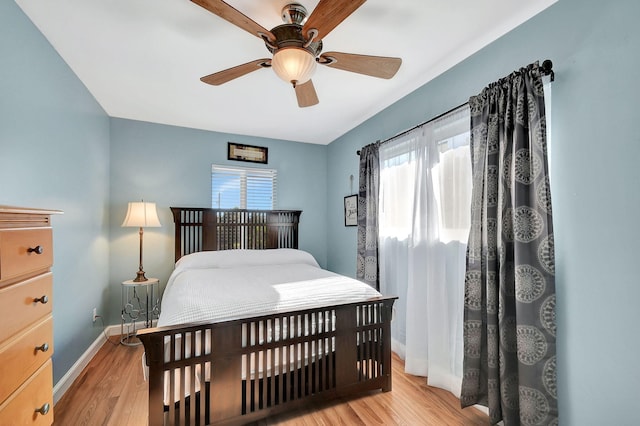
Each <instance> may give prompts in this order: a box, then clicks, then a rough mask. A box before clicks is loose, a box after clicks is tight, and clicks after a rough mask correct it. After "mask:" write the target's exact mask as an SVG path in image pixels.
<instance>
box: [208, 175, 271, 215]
mask: <svg viewBox="0 0 640 426" xmlns="http://www.w3.org/2000/svg"><path fill="white" fill-rule="evenodd" d="M276 190H277V171H276V170H273V169H257V168H249V167H229V166H217V165H212V167H211V207H213V208H222V209H233V208H240V209H256V210H271V209H273V208H275V206H276Z"/></svg>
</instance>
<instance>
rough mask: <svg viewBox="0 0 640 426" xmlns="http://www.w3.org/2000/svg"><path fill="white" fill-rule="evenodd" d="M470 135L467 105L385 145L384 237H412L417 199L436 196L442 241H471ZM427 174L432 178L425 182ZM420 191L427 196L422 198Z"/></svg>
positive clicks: (382, 180)
mask: <svg viewBox="0 0 640 426" xmlns="http://www.w3.org/2000/svg"><path fill="white" fill-rule="evenodd" d="M469 138H470V136H469V112H468V108H466V107H465V108H462V109H459V110H456V111H454V112H452V113H449V114H447V115H445V116H443V117H441V118H439V119H436V120H433V121H431V122H429V123H426V124H425V125H423V126H422V128H420V129H416V130H414V131H411V132H408V133H407V134H404V135H402V136H400V137H398V139H397V140H393V141H389V142H387V143H385V144H383V145H382V146H381V147H380V194H381V196H380V236H381V237H392V238H396V239H398V240H404V239H407V238H409V236H410V235H411V233H412V231H413V229H414V227H415V226H416V220H419V218H416V216H415V215H416V212H417V210H416V209H417V208H419V206H418V205H416V204H415V203H430V202H433V203H435V205H436V210H434V211H432V213H434V214H436V215H437V227H438V230H439V231H438V233H439V239H440V241H442V242H445V243H446V242H449V241H452V240H456V241H461V242H465V243H466V239H467V236H468V232H469V226H470V216H469V214H470V202H471V158H470V152H469ZM419 158H421V159H422V160H423V161H422V162H420V161H418V160H419ZM418 167H419V169H418ZM422 174H424V175H425V178H426V180H425V181H424V182H423V183H419V182H422V181H421V179H419V178H418V175H420V176H421V175H422ZM424 185H427V187H424ZM419 194H422V195H423V196H424V198H423V199H420V198H416V197H418V196H419Z"/></svg>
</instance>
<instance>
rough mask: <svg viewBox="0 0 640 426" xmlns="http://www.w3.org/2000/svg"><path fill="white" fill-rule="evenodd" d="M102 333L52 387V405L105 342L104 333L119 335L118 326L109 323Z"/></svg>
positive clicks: (58, 399)
mask: <svg viewBox="0 0 640 426" xmlns="http://www.w3.org/2000/svg"><path fill="white" fill-rule="evenodd" d="M104 331H105V332H104V333H100V335H98V337H97V338H96V340H95V341H94V342H93V343H92V344H91V345H90V346H89V348H88V349H87V350H86V351H84V353H83V354H82V356H80V358H79V359H78V360H77V361H76V362H75V363H74V364H73V365H72V366H71V368H70V369H69V371H67V373H66V374H65V375H64V376H62V378H61V379H60V380H58V383H56V384H55V386H54V387H53V405H54V406H55V404H56V403H57V402H58V401H60V398H62V396H63V395H64V394H65V393H66V392H67V391H68V390H69V388H70V387H71V385H72V384H73V382H74V381H75V380H76V379H77V378H78V377H79V376H80V373H82V370H84V368H85V367H86V366H87V365H88V364H89V361H91V360H92V359H93V357H94V356H95V355H96V354H97V353H98V351H99V350H100V348H101V347H102V345H104V344H105V343H106V342H107V339H106V338H105V334H106V335H107V336H116V335H120V326H119V325H110V326H108V327H107V328H105V330H104Z"/></svg>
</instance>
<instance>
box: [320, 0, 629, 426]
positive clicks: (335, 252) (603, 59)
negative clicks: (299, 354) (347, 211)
mask: <svg viewBox="0 0 640 426" xmlns="http://www.w3.org/2000/svg"><path fill="white" fill-rule="evenodd" d="M638 17H640V2H637V1H636V0H615V1H611V2H602V1H599V0H598V1H597V0H560V1H559V2H558V3H557V4H556V5H554V6H552V7H551V8H549V9H548V10H546V11H544V12H542V13H541V14H539V15H538V16H536V17H534V18H533V19H532V20H530V21H528V22H527V23H525V24H524V25H522V26H520V27H518V28H516V29H515V30H514V31H512V32H511V33H509V34H507V35H505V36H504V37H502V38H501V39H499V40H498V41H496V42H494V43H493V44H491V45H489V46H488V47H486V48H485V49H483V50H481V51H480V52H478V53H477V54H476V55H474V56H472V57H471V58H469V59H468V60H466V61H464V62H463V63H461V64H459V65H458V66H456V67H454V68H452V69H451V70H449V71H447V72H446V73H444V74H443V75H441V76H440V77H439V78H437V79H435V80H434V81H432V82H431V83H429V84H427V85H426V86H424V87H422V88H420V89H419V90H417V91H416V92H414V93H413V94H412V95H410V96H407V97H406V98H404V99H402V100H400V101H399V102H398V103H397V104H395V105H393V106H392V107H390V108H388V109H387V110H385V111H383V112H382V113H380V114H379V115H377V116H376V117H374V118H372V119H371V120H369V121H368V122H366V123H364V124H363V125H361V126H359V127H358V128H356V129H354V130H353V131H351V132H349V133H348V134H346V135H345V136H343V137H341V138H340V139H338V140H336V141H335V142H333V143H332V144H331V145H330V146H329V152H328V165H329V172H328V188H329V196H328V202H329V204H328V205H329V212H328V222H329V239H328V240H329V251H328V266H329V268H330V269H333V270H336V271H338V272H341V273H347V274H351V275H353V271H354V269H355V250H356V234H355V230H353V229H350V228H349V229H345V228H344V226H342V212H341V208H342V207H341V206H342V197H343V196H344V195H345V193H346V191H347V190H346V188H345V184H344V182H347V179H348V176H349V175H350V174H356V173H357V167H358V165H357V157H356V155H355V151H356V150H357V149H359V148H360V147H361V146H364V145H366V144H368V143H371V142H374V141H375V140H377V139H385V138H388V137H390V136H392V135H394V134H396V133H398V132H400V131H402V130H404V129H406V128H408V127H412V126H413V125H416V124H418V123H420V122H422V121H425V120H427V119H429V118H431V117H434V116H436V115H438V114H440V113H441V112H444V111H447V110H448V109H450V108H452V107H454V106H456V105H458V104H461V103H463V102H465V101H466V100H467V99H468V97H469V96H471V95H474V94H477V93H479V92H480V90H482V88H483V87H484V86H485V85H486V84H488V83H490V82H492V81H495V80H497V79H498V78H500V77H502V76H505V75H507V74H509V73H510V72H511V71H513V70H514V69H516V68H518V67H520V66H522V65H526V64H528V63H530V62H533V61H535V60H543V59H547V58H548V59H551V60H552V61H553V63H554V70H555V72H556V80H555V82H554V83H553V86H552V103H553V108H552V127H551V132H550V133H551V145H550V153H549V154H550V157H551V160H550V173H551V186H552V188H551V189H552V197H553V208H554V225H555V249H556V271H557V321H558V336H557V337H558V342H557V346H558V347H557V351H558V392H559V398H558V402H559V406H560V424H561V425H573V426H584V425H589V426H590V425H637V424H640V412H639V411H638V409H637V404H638V397H639V395H640V394H639V393H638V389H640V364H638V354H639V353H640V338H639V334H638V324H640V309H639V308H638V303H639V301H640V281H639V279H638V272H637V266H636V262H637V258H638V256H639V255H640V248H639V245H638V243H639V242H640V226H639V224H638V211H640V192H639V191H638V188H639V187H640V173H638V161H639V159H640V133H639V132H638V130H637V126H638V107H637V104H638V99H640V85H638V83H637V76H638V69H640V54H639V53H638V52H639V51H640V50H639V49H640V27H639V26H638V23H637V20H638ZM356 176H357V174H356Z"/></svg>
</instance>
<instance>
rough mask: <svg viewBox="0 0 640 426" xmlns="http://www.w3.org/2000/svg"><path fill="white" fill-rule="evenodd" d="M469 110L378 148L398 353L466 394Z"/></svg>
mask: <svg viewBox="0 0 640 426" xmlns="http://www.w3.org/2000/svg"><path fill="white" fill-rule="evenodd" d="M468 145H469V110H468V107H466V106H465V107H462V108H459V109H457V110H455V111H453V112H452V113H449V114H447V115H446V116H444V117H442V118H439V119H437V120H433V121H431V122H429V123H427V124H425V125H423V126H421V127H420V128H417V129H415V130H413V131H411V132H408V133H406V134H404V135H401V136H399V137H398V138H397V139H395V140H392V141H389V142H386V143H384V144H382V145H381V146H380V213H379V214H380V216H379V217H380V287H381V291H382V293H384V294H394V295H398V296H399V300H398V301H397V303H396V305H395V306H396V308H395V317H394V321H393V322H392V349H393V350H394V351H395V352H396V353H398V354H399V355H400V357H401V358H403V359H405V370H406V371H407V372H408V373H411V374H415V375H421V376H428V383H429V384H430V385H432V386H437V387H441V388H444V389H447V390H449V391H451V392H453V393H454V394H456V395H459V394H460V386H461V382H462V350H463V347H462V321H463V307H464V273H465V251H466V240H467V237H468V231H469V220H470V219H469V218H470V203H471V160H470V155H469V146H468Z"/></svg>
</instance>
